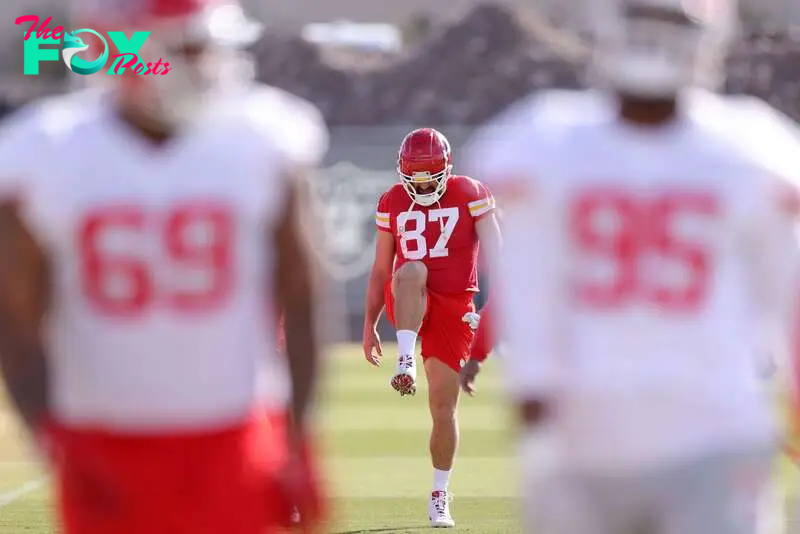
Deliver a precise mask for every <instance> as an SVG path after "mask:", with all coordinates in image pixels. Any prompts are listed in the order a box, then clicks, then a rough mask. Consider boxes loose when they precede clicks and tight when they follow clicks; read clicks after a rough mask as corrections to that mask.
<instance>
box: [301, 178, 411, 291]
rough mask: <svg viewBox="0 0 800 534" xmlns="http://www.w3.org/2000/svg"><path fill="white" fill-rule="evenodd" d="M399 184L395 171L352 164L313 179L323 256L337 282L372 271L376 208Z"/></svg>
mask: <svg viewBox="0 0 800 534" xmlns="http://www.w3.org/2000/svg"><path fill="white" fill-rule="evenodd" d="M396 180H397V176H396V175H395V173H394V172H392V171H378V170H368V169H363V168H361V167H358V166H356V165H354V164H352V163H350V162H339V163H336V164H335V165H333V166H332V167H329V168H327V169H320V170H319V171H317V173H316V174H315V175H314V179H313V181H312V184H313V187H314V192H315V195H314V197H315V201H316V202H317V203H318V206H317V208H316V213H317V214H318V216H319V217H320V218H321V219H322V222H323V227H324V245H325V246H324V248H323V250H322V251H321V253H322V255H323V260H324V263H325V265H326V268H327V269H328V272H329V273H330V275H331V276H333V277H334V278H336V279H339V280H352V279H354V278H358V277H359V276H362V275H363V274H366V273H367V272H368V271H369V269H370V267H371V265H372V259H373V257H374V254H375V241H376V232H377V229H376V228H375V208H376V206H377V204H378V198H379V197H380V195H381V194H382V193H383V192H384V191H385V190H386V189H388V188H389V186H390V185H391V184H392V183H393V182H394V181H396Z"/></svg>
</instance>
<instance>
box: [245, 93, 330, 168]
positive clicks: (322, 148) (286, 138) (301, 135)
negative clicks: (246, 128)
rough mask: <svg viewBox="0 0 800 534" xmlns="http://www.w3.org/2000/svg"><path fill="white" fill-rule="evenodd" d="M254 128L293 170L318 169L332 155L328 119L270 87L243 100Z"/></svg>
mask: <svg viewBox="0 0 800 534" xmlns="http://www.w3.org/2000/svg"><path fill="white" fill-rule="evenodd" d="M242 104H243V105H244V110H245V112H246V114H247V118H248V120H249V121H250V122H251V124H252V125H253V126H254V127H255V128H256V129H257V130H258V131H259V132H261V133H262V134H263V135H265V136H266V137H267V140H268V142H269V143H270V144H271V145H272V146H273V147H274V148H275V149H276V150H277V151H278V152H279V153H280V154H281V156H282V157H283V158H284V159H285V161H286V164H287V165H289V166H291V167H300V168H304V167H315V166H317V165H319V164H320V163H321V161H322V158H323V157H324V156H325V154H326V153H327V151H328V146H329V136H328V128H327V126H326V124H325V119H324V118H323V116H322V113H320V111H319V109H317V107H316V106H314V105H313V104H312V103H311V102H308V101H307V100H304V99H302V98H300V97H297V96H295V95H292V94H291V93H288V92H286V91H283V90H281V89H278V88H276V87H272V86H268V85H256V86H254V87H253V88H251V89H250V90H249V92H248V94H247V95H246V97H245V98H244V99H243V100H242Z"/></svg>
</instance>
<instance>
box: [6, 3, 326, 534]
mask: <svg viewBox="0 0 800 534" xmlns="http://www.w3.org/2000/svg"><path fill="white" fill-rule="evenodd" d="M94 4H95V6H94V9H93V10H91V11H88V12H83V13H82V15H83V16H86V17H88V18H85V19H82V21H85V23H86V26H89V27H91V28H94V29H97V30H101V31H105V30H107V29H111V30H118V31H125V32H126V34H128V35H130V32H132V31H137V30H145V31H151V32H152V33H151V34H150V36H149V38H148V40H147V41H146V43H145V45H144V46H143V47H142V49H141V51H140V56H141V57H142V59H143V60H144V61H156V60H157V59H159V58H162V59H163V60H164V61H169V63H170V64H171V66H172V70H171V71H170V72H169V73H167V74H166V75H163V76H158V75H157V76H152V75H146V76H145V75H142V76H136V75H134V74H132V73H131V72H130V70H129V71H128V72H126V73H125V74H122V75H120V76H116V77H112V76H109V77H108V78H101V79H102V80H103V81H105V82H107V84H106V85H108V87H106V88H98V89H97V90H89V91H86V92H82V93H75V94H69V95H66V96H63V97H58V98H53V99H50V100H47V101H43V102H40V103H38V104H34V105H32V106H30V107H29V108H27V109H25V110H23V111H22V112H21V113H20V114H18V115H17V116H16V117H14V118H13V119H12V121H10V122H9V123H7V124H5V125H3V127H2V131H1V132H0V189H2V190H3V191H4V192H6V193H8V195H7V196H4V197H3V198H2V201H1V202H0V366H1V367H0V368H1V369H2V376H3V378H4V380H5V382H6V385H7V388H8V391H9V393H10V395H11V398H12V400H13V401H14V403H15V405H16V407H17V408H18V410H19V412H20V415H21V416H22V418H23V420H24V422H25V424H26V425H27V427H28V429H29V430H30V431H31V432H32V433H34V434H36V435H37V436H38V437H39V438H40V443H42V444H43V445H44V444H46V443H50V444H51V447H50V451H51V455H50V456H49V459H50V460H51V467H52V469H53V471H54V474H55V475H56V481H57V482H56V483H57V494H58V502H59V512H60V516H61V523H62V525H63V532H65V534H101V533H102V534H108V533H111V532H113V533H115V534H156V533H159V532H172V533H176V534H178V533H186V534H189V533H191V534H203V533H207V534H219V533H221V532H225V533H229V534H263V533H264V532H274V531H275V529H276V528H278V525H279V523H283V524H286V523H288V522H289V519H290V512H291V510H292V505H297V506H298V507H299V508H300V512H301V515H302V518H303V520H304V521H306V522H307V523H308V524H309V526H313V523H314V522H315V520H316V519H317V518H319V516H320V514H321V512H322V502H321V496H320V492H319V488H318V484H317V482H316V476H315V469H314V466H313V462H312V454H311V451H310V450H309V444H308V441H309V433H310V423H309V416H308V412H309V407H310V403H311V399H312V396H313V392H314V390H315V387H316V386H315V384H316V374H317V372H316V369H317V362H318V358H319V351H320V348H319V346H318V336H316V335H315V334H314V325H313V315H314V314H313V312H314V308H315V306H316V304H317V301H318V297H317V291H316V289H315V287H316V284H315V282H314V280H315V278H316V277H315V276H314V274H313V272H314V266H313V262H312V252H311V247H312V242H311V236H310V235H309V232H308V229H309V225H310V224H311V223H310V220H309V214H308V213H307V207H308V198H307V195H308V188H307V186H306V182H305V179H304V176H303V175H304V174H305V170H306V169H308V168H310V167H313V166H314V165H316V164H317V163H318V162H319V160H320V159H321V157H322V156H323V154H324V152H325V150H326V147H327V132H326V130H325V127H324V124H323V122H322V119H321V116H320V114H319V113H318V111H317V110H316V109H315V108H313V107H312V106H311V105H310V104H308V103H306V102H304V101H302V100H299V99H297V98H295V97H293V96H291V95H288V94H286V93H283V92H281V91H279V90H277V89H273V88H268V87H258V86H255V85H254V84H250V82H249V81H248V80H245V79H239V80H232V79H228V80H227V81H235V82H236V83H235V84H232V86H230V87H227V88H224V87H222V81H223V80H222V79H221V77H220V76H219V75H218V73H219V70H218V69H217V67H219V66H220V65H227V64H229V63H230V62H234V61H239V60H241V59H242V56H240V55H239V54H240V53H239V52H238V51H237V49H236V48H235V46H234V45H236V44H238V43H237V41H238V40H239V38H241V37H248V36H249V37H252V36H253V35H254V32H253V28H252V27H251V26H249V25H247V24H246V21H245V20H244V19H243V16H242V15H241V11H240V10H239V8H238V7H237V6H235V5H233V4H231V3H230V2H225V4H220V3H217V2H215V1H214V0H150V1H142V2H126V3H118V2H111V4H114V5H107V6H106V5H103V4H104V2H95V3H94ZM237 22H241V23H242V24H237ZM228 74H230V73H229V72H228ZM96 76H101V75H100V74H98V75H96ZM12 192H13V195H12V194H11V193H12ZM276 302H277V304H278V308H279V309H280V311H281V312H282V313H283V320H284V323H285V338H286V352H287V353H288V358H286V359H284V358H281V357H280V356H279V355H278V353H277V351H276V350H275V346H276V341H277V340H276V336H275V329H274V328H272V327H271V326H267V325H274V324H275V323H276V322H277V319H276V317H275V313H274V306H272V305H271V304H272V303H276ZM287 362H288V363H287ZM287 403H288V404H289V406H290V407H291V410H290V411H291V417H290V419H291V422H290V424H287V422H286V417H284V412H285V407H286V405H287Z"/></svg>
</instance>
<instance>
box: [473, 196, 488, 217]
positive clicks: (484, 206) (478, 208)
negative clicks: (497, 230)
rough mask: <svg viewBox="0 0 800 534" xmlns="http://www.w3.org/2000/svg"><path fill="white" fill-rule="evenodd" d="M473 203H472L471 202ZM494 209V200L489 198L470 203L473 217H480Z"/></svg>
mask: <svg viewBox="0 0 800 534" xmlns="http://www.w3.org/2000/svg"><path fill="white" fill-rule="evenodd" d="M470 204H472V203H470ZM493 209H494V202H493V201H491V200H489V199H483V200H481V201H480V204H476V205H474V206H473V205H470V206H469V213H470V215H472V216H473V217H480V216H481V215H484V214H486V213H488V212H490V211H492V210H493Z"/></svg>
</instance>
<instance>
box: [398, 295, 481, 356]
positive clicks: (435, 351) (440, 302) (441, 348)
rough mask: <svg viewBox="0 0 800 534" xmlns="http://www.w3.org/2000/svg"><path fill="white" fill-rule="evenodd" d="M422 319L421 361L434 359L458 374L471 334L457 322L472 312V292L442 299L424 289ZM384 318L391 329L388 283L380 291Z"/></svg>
mask: <svg viewBox="0 0 800 534" xmlns="http://www.w3.org/2000/svg"><path fill="white" fill-rule="evenodd" d="M426 295H427V303H426V306H425V317H424V318H423V319H422V326H421V327H420V329H419V336H420V337H421V338H422V359H423V360H427V359H428V358H436V359H437V360H439V361H441V362H442V363H444V364H445V365H447V366H448V367H450V368H451V369H453V370H454V371H455V372H459V371H460V370H461V367H462V366H463V365H464V363H465V361H466V359H467V357H468V356H469V349H470V345H471V344H472V337H473V332H472V329H471V328H470V327H469V325H468V324H467V323H465V322H464V321H462V320H461V318H462V317H464V314H465V313H467V312H471V311H475V304H474V303H473V302H472V297H473V296H474V293H473V292H471V291H470V292H464V293H463V294H461V295H442V294H440V293H436V292H435V291H431V290H430V289H428V290H427V291H426ZM384 298H385V302H386V318H387V319H389V322H391V323H392V324H393V325H394V324H395V318H394V294H393V293H392V284H391V282H389V283H388V284H386V287H385V289H384Z"/></svg>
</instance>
